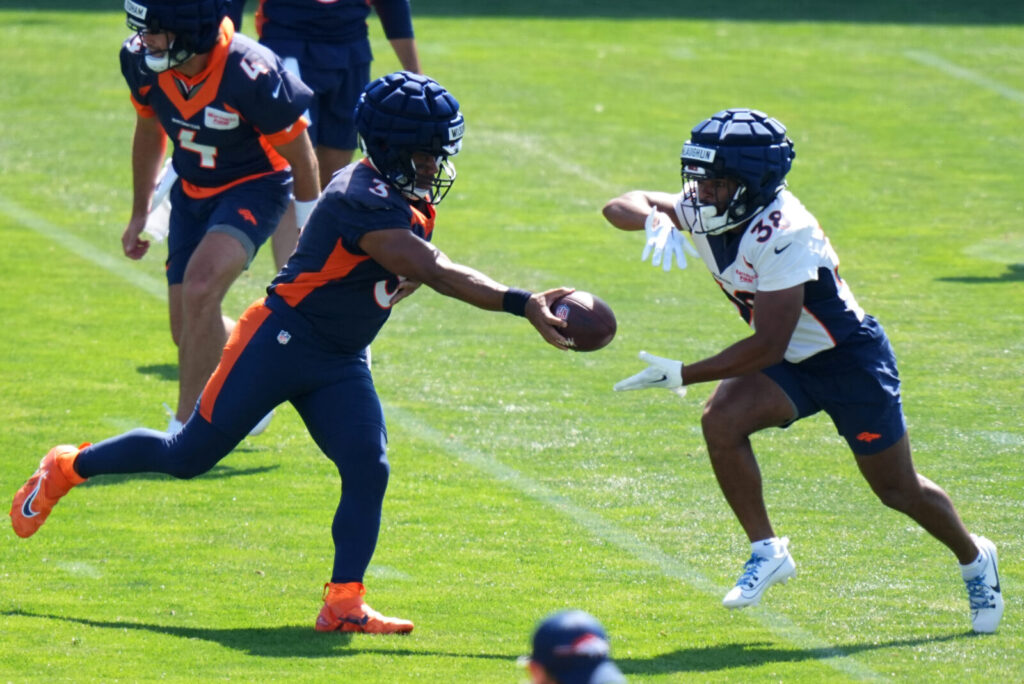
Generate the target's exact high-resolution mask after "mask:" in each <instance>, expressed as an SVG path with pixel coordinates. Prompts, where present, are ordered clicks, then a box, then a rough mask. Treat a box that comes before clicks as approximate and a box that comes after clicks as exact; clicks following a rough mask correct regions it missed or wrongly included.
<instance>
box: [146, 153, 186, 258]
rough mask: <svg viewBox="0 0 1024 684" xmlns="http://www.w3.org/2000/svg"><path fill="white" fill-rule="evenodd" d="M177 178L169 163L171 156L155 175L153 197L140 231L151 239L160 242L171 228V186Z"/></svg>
mask: <svg viewBox="0 0 1024 684" xmlns="http://www.w3.org/2000/svg"><path fill="white" fill-rule="evenodd" d="M176 180H178V173H177V172H176V171H175V170H174V167H173V166H172V165H171V158H170V157H168V158H167V159H166V161H164V166H163V168H162V169H160V173H159V174H158V175H157V177H156V187H155V188H154V189H153V198H152V199H151V200H150V201H149V214H147V215H146V225H145V226H144V227H143V228H142V231H143V232H144V233H146V235H147V236H148V237H149V238H151V239H152V240H153V242H160V241H161V240H163V239H164V238H165V237H167V233H169V232H170V229H171V186H173V185H174V181H176Z"/></svg>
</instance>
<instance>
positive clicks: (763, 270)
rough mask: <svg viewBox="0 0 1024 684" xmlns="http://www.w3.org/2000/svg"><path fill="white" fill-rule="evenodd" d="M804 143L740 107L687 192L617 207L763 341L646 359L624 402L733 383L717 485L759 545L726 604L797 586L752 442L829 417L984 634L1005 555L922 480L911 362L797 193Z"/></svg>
mask: <svg viewBox="0 0 1024 684" xmlns="http://www.w3.org/2000/svg"><path fill="white" fill-rule="evenodd" d="M794 156H795V155H794V152H793V141H792V140H790V139H789V138H788V137H787V136H786V129H785V127H784V126H783V125H782V124H781V123H780V122H779V121H778V120H776V119H774V118H771V117H769V116H767V115H766V114H764V113H762V112H759V111H756V110H751V109H729V110H726V111H722V112H718V113H717V114H715V115H714V116H712V117H710V118H709V119H706V120H704V121H702V122H701V123H699V124H698V125H697V126H696V127H694V129H693V130H692V131H691V135H690V140H688V141H687V142H686V144H685V145H684V146H683V151H682V155H681V161H682V179H683V189H682V191H681V192H679V193H676V194H671V193H665V192H649V191H633V192H628V193H626V194H624V195H622V196H620V197H617V198H615V199H613V200H611V201H609V202H608V203H607V204H606V205H605V207H604V210H603V211H604V216H605V218H606V219H607V220H608V221H609V222H610V223H611V224H612V225H614V226H615V227H617V228H620V229H622V230H644V231H645V232H646V237H647V244H646V246H645V248H644V252H643V255H642V258H644V259H646V258H647V256H648V254H653V257H652V259H651V261H652V264H653V265H655V266H659V265H661V266H662V267H663V268H664V269H665V270H669V269H670V268H671V263H672V260H673V259H675V260H676V262H677V264H678V265H679V266H680V267H685V265H686V258H685V251H686V250H687V249H689V250H690V251H691V253H693V248H692V247H690V246H689V243H688V242H687V239H686V237H685V236H684V235H683V232H686V233H689V234H690V235H691V236H692V239H693V243H694V245H695V246H696V252H695V253H696V254H697V255H699V256H700V258H701V260H702V261H703V262H704V263H705V265H706V266H707V267H708V269H709V270H710V271H711V275H712V276H713V277H714V279H715V281H716V282H717V283H718V285H719V286H720V287H721V288H722V291H723V292H724V293H725V295H726V296H727V297H728V298H729V300H730V301H732V303H733V304H734V305H735V306H736V308H737V309H738V311H739V313H740V315H741V316H742V317H743V318H744V320H745V321H746V322H747V323H748V324H749V325H750V327H751V328H752V330H753V333H752V334H751V335H750V336H749V337H746V338H744V339H742V340H739V341H738V342H736V343H734V344H732V345H730V346H728V347H726V348H725V349H723V350H722V351H720V352H719V353H717V354H715V355H713V356H710V357H708V358H705V359H701V360H697V361H693V362H691V363H685V364H684V363H683V362H682V361H677V360H673V359H669V358H663V357H659V356H654V355H653V354H648V353H647V352H640V358H641V360H643V361H645V362H647V364H648V367H647V368H645V369H644V370H642V371H640V372H639V373H637V374H636V375H633V376H631V377H629V378H626V379H625V380H622V381H621V382H619V383H617V384H616V385H615V389H616V390H636V389H647V388H655V387H661V388H667V389H671V390H674V391H675V392H676V393H679V394H681V393H683V392H685V388H686V386H687V385H692V384H694V383H698V382H709V381H718V386H717V387H716V388H715V390H714V392H712V394H711V397H710V398H709V399H708V401H707V405H706V406H705V408H704V414H703V416H702V418H701V427H702V428H703V433H704V440H705V442H706V443H707V448H708V455H709V456H710V458H711V464H712V467H713V468H714V472H715V477H716V478H717V480H718V484H719V486H720V487H721V489H722V492H723V494H724V495H725V498H726V501H728V503H729V505H730V506H731V507H732V510H733V512H734V513H735V515H736V517H737V518H738V519H739V522H740V525H741V526H742V527H743V530H744V532H746V534H747V537H748V538H749V540H750V543H751V551H752V553H751V557H750V560H748V561H747V562H746V564H745V566H744V570H743V573H742V574H741V576H740V578H739V580H738V581H737V583H736V585H735V586H734V587H733V588H732V589H731V590H730V591H729V592H728V593H727V594H726V596H725V598H724V599H723V604H724V605H725V606H726V607H727V608H743V607H745V606H751V605H755V604H757V603H758V601H760V599H761V596H762V594H763V593H764V591H765V590H766V589H767V588H768V587H770V586H771V585H773V584H775V583H778V582H786V581H787V580H788V579H789V578H790V577H792V576H794V575H795V574H796V565H795V563H794V561H793V557H792V556H791V555H790V553H789V550H788V543H789V540H788V539H787V538H785V537H782V538H780V537H778V536H776V533H775V530H774V529H773V528H772V524H771V521H770V520H769V518H768V513H767V510H766V507H765V502H764V496H763V493H762V487H761V474H760V470H759V468H758V465H757V460H756V459H755V457H754V452H753V449H752V448H751V444H750V435H752V434H753V433H755V432H758V431H760V430H763V429H765V428H771V427H783V428H785V427H788V426H789V425H791V424H792V423H794V422H795V421H797V420H799V419H801V418H804V417H806V416H809V415H812V414H814V413H817V412H818V411H822V410H823V411H825V412H826V413H827V414H828V415H829V416H830V417H831V418H832V421H833V422H834V423H835V425H836V429H837V431H838V432H839V434H841V435H842V436H843V437H844V438H845V439H846V440H847V442H848V444H849V445H850V448H851V450H852V451H853V453H854V456H855V457H856V461H857V466H858V467H859V468H860V471H861V473H862V474H863V476H864V478H865V479H866V480H867V481H868V484H869V485H870V486H871V489H872V490H873V491H874V492H875V494H876V495H877V496H878V497H879V499H881V500H882V502H883V503H884V504H885V505H886V506H889V507H890V508H893V509H895V510H898V511H900V512H902V513H905V514H906V515H908V516H910V517H911V518H913V519H914V520H915V521H917V523H918V524H919V525H921V527H923V528H924V529H925V530H927V531H928V532H929V533H930V534H931V535H932V536H934V537H935V538H936V539H938V540H939V541H941V542H942V543H943V544H945V545H946V546H947V547H949V549H950V550H951V551H952V552H953V554H954V555H955V556H956V557H957V559H958V561H959V562H960V567H961V573H962V576H963V579H964V581H965V583H966V585H967V592H968V600H969V603H970V612H971V621H972V626H973V629H974V631H976V632H993V631H995V629H996V627H997V626H998V624H999V620H1000V618H1001V617H1002V613H1003V597H1002V593H1001V589H1000V585H999V575H998V570H997V562H998V559H997V556H996V547H995V545H994V544H993V543H992V542H991V541H989V540H987V539H985V538H984V537H979V536H975V535H973V534H970V533H969V532H968V531H967V529H966V528H965V527H964V524H963V522H962V521H961V519H960V516H959V515H958V514H957V512H956V509H955V508H954V507H953V503H952V502H951V501H950V499H949V496H948V495H947V494H946V493H945V492H944V491H943V490H942V489H941V488H940V487H939V486H938V485H936V484H935V483H934V482H932V481H931V480H929V479H928V478H926V477H924V476H923V475H920V474H919V473H917V471H916V470H915V468H914V464H913V461H912V459H911V452H910V442H909V439H908V437H907V430H906V423H905V421H904V418H903V409H902V405H901V401H900V381H899V375H898V373H897V370H896V358H895V356H894V355H893V350H892V347H891V346H890V344H889V340H888V338H887V337H886V335H885V331H884V330H883V329H882V326H881V325H880V324H879V323H878V322H877V321H876V320H875V319H874V318H872V317H871V316H869V315H867V314H865V313H864V310H863V309H862V308H861V307H860V306H859V305H858V304H857V301H856V299H854V296H853V293H852V292H851V291H850V288H849V286H848V285H847V283H846V282H845V281H844V280H843V279H842V278H841V277H840V274H839V259H838V257H837V256H836V253H835V251H834V250H833V249H832V246H831V245H830V244H829V241H828V238H827V237H825V234H824V233H823V232H822V230H821V227H820V226H819V225H818V222H817V220H816V219H815V218H814V216H813V215H811V213H810V212H808V211H807V209H806V208H804V206H803V205H802V204H801V203H800V201H799V200H798V199H797V198H796V197H794V196H793V195H792V194H791V193H790V192H789V191H788V190H786V189H785V188H786V182H785V177H786V174H787V173H788V172H789V169H790V166H791V165H792V160H793V158H794Z"/></svg>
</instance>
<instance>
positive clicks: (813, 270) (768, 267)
mask: <svg viewBox="0 0 1024 684" xmlns="http://www.w3.org/2000/svg"><path fill="white" fill-rule="evenodd" d="M815 228H816V226H814V225H810V224H807V225H803V226H801V227H799V228H787V229H785V230H775V231H773V234H772V236H771V237H770V239H768V240H767V241H765V242H764V243H763V244H759V245H758V247H757V252H756V254H755V255H754V258H753V259H751V261H752V262H753V263H754V267H755V268H756V269H757V277H758V281H757V289H758V290H759V291H760V290H763V291H766V292H772V291H776V290H785V289H786V288H789V287H794V286H796V285H800V284H802V283H806V282H808V281H812V280H817V279H818V266H819V264H820V263H821V256H820V250H821V249H822V248H823V245H822V244H820V243H821V241H820V240H818V239H817V238H816V236H815V234H816V233H820V231H817V230H815Z"/></svg>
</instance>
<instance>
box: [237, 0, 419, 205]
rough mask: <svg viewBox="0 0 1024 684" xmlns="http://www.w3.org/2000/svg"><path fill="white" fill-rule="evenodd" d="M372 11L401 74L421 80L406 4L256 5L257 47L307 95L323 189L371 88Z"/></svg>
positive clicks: (376, 0) (342, 160) (276, 1)
mask: <svg viewBox="0 0 1024 684" xmlns="http://www.w3.org/2000/svg"><path fill="white" fill-rule="evenodd" d="M371 6H372V7H373V8H374V9H375V10H376V12H377V16H378V17H379V19H380V23H381V26H382V27H383V28H384V35H385V36H386V37H387V38H388V41H389V42H390V43H391V47H392V49H393V50H394V51H395V56H396V57H398V61H399V64H401V67H402V69H403V70H405V71H412V72H414V73H420V71H421V69H420V59H419V53H418V51H417V49H416V38H415V36H414V33H413V27H412V15H411V12H410V9H409V0H260V3H259V7H258V8H257V10H256V31H257V33H258V34H259V37H260V42H261V43H262V44H264V45H266V46H267V47H269V48H270V49H272V50H273V51H274V52H276V53H277V54H278V55H280V56H281V58H282V59H283V60H284V64H285V66H286V67H287V68H288V69H290V70H292V71H293V72H294V73H295V74H296V75H298V76H299V77H300V78H301V79H302V80H303V82H305V83H306V84H307V85H308V86H309V87H310V88H312V89H313V100H312V102H311V103H310V106H309V118H310V125H309V135H310V138H311V139H312V141H313V145H314V146H315V147H316V153H317V158H318V160H319V162H320V184H321V186H326V185H327V183H328V182H329V181H330V180H331V176H333V175H334V172H335V171H337V170H338V169H340V168H341V167H343V166H345V165H346V164H348V163H349V162H350V161H352V153H353V152H354V151H355V148H356V129H355V123H354V121H353V118H352V112H353V110H354V109H355V105H356V102H357V101H358V100H359V95H360V93H361V92H362V90H363V88H364V87H365V86H366V84H367V83H369V82H370V63H371V61H372V59H373V54H372V52H371V50H370V40H369V37H368V31H367V25H366V19H367V17H368V16H369V14H370V8H371Z"/></svg>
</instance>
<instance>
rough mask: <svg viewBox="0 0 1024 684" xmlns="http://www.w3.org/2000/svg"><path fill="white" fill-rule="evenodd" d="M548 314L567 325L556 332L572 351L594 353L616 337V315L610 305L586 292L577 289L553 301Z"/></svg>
mask: <svg viewBox="0 0 1024 684" xmlns="http://www.w3.org/2000/svg"><path fill="white" fill-rule="evenodd" d="M551 311H552V312H553V313H554V314H555V315H556V316H558V317H559V318H561V319H562V320H563V321H565V322H566V323H568V325H567V326H566V327H564V328H560V329H559V332H560V333H562V336H563V337H565V338H566V339H567V340H569V346H570V348H571V349H573V350H574V351H584V352H585V351H596V350H598V349H600V348H602V347H605V346H607V345H608V343H609V342H611V341H612V338H613V337H615V329H616V324H615V314H614V313H613V312H612V309H611V307H610V306H608V305H607V304H605V303H604V301H603V300H602V299H601V298H600V297H597V296H595V295H592V294H591V293H589V292H583V291H581V290H577V291H576V292H573V293H571V294H567V295H565V296H564V297H562V298H561V299H557V300H555V302H554V303H553V304H552V305H551Z"/></svg>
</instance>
